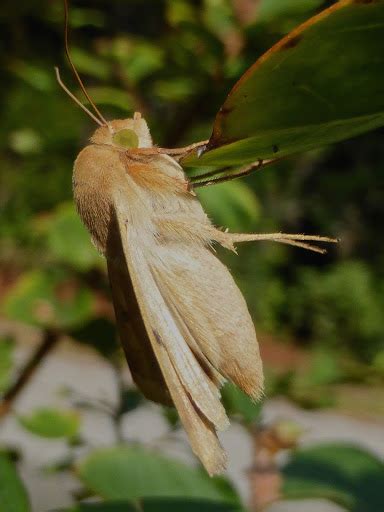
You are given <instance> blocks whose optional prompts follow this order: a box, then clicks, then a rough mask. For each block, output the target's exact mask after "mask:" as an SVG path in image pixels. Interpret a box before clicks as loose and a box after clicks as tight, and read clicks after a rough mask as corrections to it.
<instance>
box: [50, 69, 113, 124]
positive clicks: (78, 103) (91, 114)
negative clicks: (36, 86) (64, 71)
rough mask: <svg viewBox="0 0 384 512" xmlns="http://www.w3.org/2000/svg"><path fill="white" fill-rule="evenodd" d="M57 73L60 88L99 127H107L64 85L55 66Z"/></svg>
mask: <svg viewBox="0 0 384 512" xmlns="http://www.w3.org/2000/svg"><path fill="white" fill-rule="evenodd" d="M55 73H56V79H57V81H58V83H59V85H60V87H61V88H62V89H63V90H64V91H65V92H66V93H67V94H68V96H69V97H70V98H71V99H72V100H73V101H74V102H75V103H76V104H77V105H79V107H80V108H82V109H83V110H84V112H86V113H87V114H88V115H89V116H90V117H92V119H93V120H94V121H95V122H96V123H97V124H98V125H99V126H105V125H104V123H102V122H101V121H100V119H98V118H97V117H96V116H95V114H93V113H92V112H91V111H90V110H88V109H87V107H86V106H85V105H83V104H82V103H81V101H80V100H79V99H78V98H76V96H75V95H74V94H72V93H71V91H70V90H69V89H68V87H67V86H66V85H65V84H64V82H63V81H62V79H61V76H60V71H59V68H58V67H56V66H55Z"/></svg>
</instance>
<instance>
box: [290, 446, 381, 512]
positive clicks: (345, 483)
mask: <svg viewBox="0 0 384 512" xmlns="http://www.w3.org/2000/svg"><path fill="white" fill-rule="evenodd" d="M283 473H284V475H285V482H284V495H285V496H286V497H289V498H308V497H327V498H328V499H331V500H333V501H335V502H337V503H340V504H342V505H344V506H346V507H347V508H348V510H351V512H378V511H379V510H382V507H383V486H384V463H383V462H382V461H380V460H379V459H377V458H376V457H374V456H373V455H371V454H370V453H369V452H367V451H364V450H363V449H361V448H358V447H356V446H352V445H348V444H341V443H340V444H336V443H335V444H324V445H319V446H315V447H311V448H306V449H303V450H300V451H298V452H297V453H296V454H294V456H293V457H292V459H291V460H290V461H289V462H288V464H287V465H286V466H285V468H284V469H283Z"/></svg>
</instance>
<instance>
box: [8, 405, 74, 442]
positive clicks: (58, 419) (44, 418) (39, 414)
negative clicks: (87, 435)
mask: <svg viewBox="0 0 384 512" xmlns="http://www.w3.org/2000/svg"><path fill="white" fill-rule="evenodd" d="M18 420H19V422H20V423H21V425H22V426H23V427H24V428H25V429H27V430H28V431H29V432H31V433H32V434H35V435H37V436H40V437H47V438H50V439H60V438H74V437H75V436H76V435H77V434H78V432H79V428H80V417H79V415H78V414H77V412H75V411H61V410H57V409H48V408H41V409H37V410H35V411H34V412H33V413H32V414H30V415H29V416H19V417H18Z"/></svg>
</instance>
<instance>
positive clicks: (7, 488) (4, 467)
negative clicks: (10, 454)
mask: <svg viewBox="0 0 384 512" xmlns="http://www.w3.org/2000/svg"><path fill="white" fill-rule="evenodd" d="M0 511H1V512H29V511H30V507H29V502H28V496H27V493H26V490H25V488H24V485H23V483H22V481H21V479H20V478H19V475H18V474H17V471H16V469H15V467H14V465H13V464H12V463H11V462H10V461H9V460H8V458H7V456H6V455H5V454H2V453H1V452H0Z"/></svg>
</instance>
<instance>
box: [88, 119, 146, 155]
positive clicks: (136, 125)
mask: <svg viewBox="0 0 384 512" xmlns="http://www.w3.org/2000/svg"><path fill="white" fill-rule="evenodd" d="M91 142H93V143H94V144H106V145H108V146H114V147H117V148H119V149H126V150H128V151H129V150H130V149H136V148H150V147H152V139H151V135H150V133H149V128H148V125H147V123H146V121H145V119H143V118H142V117H141V114H140V113H138V112H135V114H134V116H133V118H128V119H116V120H115V121H109V122H108V123H107V124H106V125H105V126H101V127H100V128H98V129H97V130H96V131H95V132H94V134H93V135H92V137H91Z"/></svg>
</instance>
